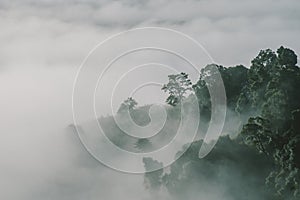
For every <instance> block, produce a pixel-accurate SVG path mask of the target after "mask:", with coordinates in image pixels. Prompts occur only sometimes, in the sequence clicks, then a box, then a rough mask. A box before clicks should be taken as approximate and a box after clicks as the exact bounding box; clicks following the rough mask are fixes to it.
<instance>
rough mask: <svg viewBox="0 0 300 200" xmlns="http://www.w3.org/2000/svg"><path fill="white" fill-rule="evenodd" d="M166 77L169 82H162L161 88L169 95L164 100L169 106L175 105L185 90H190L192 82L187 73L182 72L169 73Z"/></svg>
mask: <svg viewBox="0 0 300 200" xmlns="http://www.w3.org/2000/svg"><path fill="white" fill-rule="evenodd" d="M168 77H169V82H168V83H167V84H164V85H163V87H162V88H161V89H162V90H163V91H164V92H168V93H169V95H170V96H169V97H168V98H167V100H166V102H167V103H168V104H170V105H171V106H176V105H177V104H180V103H181V102H182V100H183V99H184V98H185V95H186V94H187V92H188V91H191V90H192V87H191V86H192V82H191V80H190V79H189V78H188V74H186V73H184V72H181V73H180V74H173V75H169V76H168Z"/></svg>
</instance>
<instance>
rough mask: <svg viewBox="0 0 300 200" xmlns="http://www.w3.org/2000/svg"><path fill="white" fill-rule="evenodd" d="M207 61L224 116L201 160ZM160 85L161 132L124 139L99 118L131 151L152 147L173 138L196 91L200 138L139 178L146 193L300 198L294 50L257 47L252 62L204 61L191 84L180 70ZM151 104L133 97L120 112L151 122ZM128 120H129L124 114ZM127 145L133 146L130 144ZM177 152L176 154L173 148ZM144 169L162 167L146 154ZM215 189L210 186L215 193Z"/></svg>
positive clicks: (109, 120) (207, 115)
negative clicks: (218, 81) (218, 80)
mask: <svg viewBox="0 0 300 200" xmlns="http://www.w3.org/2000/svg"><path fill="white" fill-rule="evenodd" d="M212 66H214V67H217V69H218V71H219V73H220V74H221V76H222V79H223V83H224V86H225V91H226V97H227V113H226V119H225V124H224V127H223V132H222V136H221V137H220V138H219V139H218V141H217V143H216V146H215V147H214V149H213V150H212V151H211V152H210V153H209V154H208V155H207V156H206V157H204V158H202V159H200V158H199V157H198V152H199V148H200V146H201V144H202V143H203V140H202V138H203V137H202V136H203V133H205V131H206V129H207V127H208V123H209V121H210V119H211V99H210V94H209V91H208V88H207V83H206V81H205V80H207V79H208V78H210V76H211V77H213V73H214V71H213V70H212ZM168 78H169V82H168V83H166V84H165V85H164V86H163V87H162V90H163V91H165V92H166V93H168V95H169V96H168V98H167V99H166V103H167V105H166V106H165V107H166V110H167V114H168V120H167V122H166V124H165V126H164V127H163V129H162V130H161V131H160V133H159V134H158V136H160V137H158V136H154V137H151V138H144V139H136V138H133V137H128V135H126V134H124V133H123V132H122V130H121V129H119V128H118V126H117V124H116V123H115V122H114V120H113V116H107V117H101V118H100V119H99V122H100V124H101V126H102V127H104V129H105V130H106V131H108V132H110V133H112V134H109V139H110V140H111V141H112V142H113V143H115V144H116V145H118V146H120V147H122V148H124V149H127V150H129V151H133V152H149V151H152V150H154V149H156V148H158V147H161V146H162V145H163V144H165V143H166V142H168V141H170V137H171V136H172V133H173V132H176V129H177V128H178V121H179V120H180V116H179V112H180V106H181V104H182V103H183V102H187V101H189V100H190V98H189V96H190V94H195V95H196V96H197V99H198V105H199V110H200V115H201V122H200V126H199V135H200V136H199V137H198V139H197V140H196V141H194V142H192V143H191V144H187V145H190V147H189V148H188V150H187V151H185V152H184V153H183V154H182V156H181V157H180V158H179V159H178V160H177V161H176V162H174V163H173V164H172V165H171V166H169V167H167V168H162V169H160V170H157V171H154V172H148V173H145V175H144V185H145V187H146V188H147V189H149V191H150V192H152V193H153V194H155V192H158V191H161V190H166V191H168V192H169V193H170V194H171V196H172V197H173V198H174V199H190V198H192V197H195V196H198V197H199V198H200V199H201V198H204V199H205V198H207V199H209V198H210V197H211V196H205V194H209V195H215V196H214V198H218V197H219V198H220V199H225V198H226V199H227V198H228V199H278V200H281V199H299V197H300V186H299V181H300V173H299V168H300V92H299V91H298V87H299V86H300V68H299V67H298V66H297V55H296V54H295V52H294V51H293V50H291V49H289V48H285V47H280V48H278V49H277V50H276V51H273V50H271V49H265V50H261V51H260V52H259V53H258V55H257V56H256V57H255V58H254V59H253V60H252V61H251V64H250V66H248V67H245V66H243V65H237V66H233V67H223V66H222V65H217V64H209V65H207V66H206V67H204V68H203V69H202V70H201V74H200V77H199V80H198V81H197V82H196V83H192V82H191V80H189V75H188V74H186V73H184V72H182V73H179V74H172V75H169V77H168ZM149 107H150V105H145V106H138V102H136V101H135V100H134V99H133V98H132V97H129V98H128V99H127V100H125V101H124V102H123V103H122V105H121V106H120V109H119V110H118V113H117V115H118V116H120V117H122V112H124V110H126V109H129V110H130V114H131V117H132V119H133V120H134V121H135V122H136V123H137V124H140V125H143V124H147V123H149V120H150V119H149V116H148V115H147V112H148V111H149ZM123 120H124V123H126V120H127V119H125V118H124V119H123ZM129 144H130V145H129ZM178 153H180V152H178ZM143 162H144V165H145V168H147V167H149V166H151V165H162V163H159V162H157V161H155V160H153V159H152V158H149V157H145V158H144V160H143ZM213 190H214V191H213Z"/></svg>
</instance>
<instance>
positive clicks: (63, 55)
mask: <svg viewBox="0 0 300 200" xmlns="http://www.w3.org/2000/svg"><path fill="white" fill-rule="evenodd" d="M299 9H300V1H299V0H252V1H241V0H222V1H217V0H174V1H167V0H155V1H151V0H124V1H115V0H107V1H101V0H100V1H96V0H93V1H85V0H61V1H59V0H23V1H21V0H20V1H15V0H0V92H1V100H0V109H1V114H0V120H1V123H0V124H1V125H0V146H1V150H0V158H1V159H0V170H1V171H0V175H1V176H0V179H1V180H0V199H26V198H28V199H34V198H36V199H43V198H41V196H39V195H43V194H49V191H47V190H46V189H45V188H47V187H50V186H49V182H51V180H56V178H57V177H56V178H55V174H56V173H57V172H64V170H66V168H68V167H70V165H69V164H68V162H69V161H70V159H69V157H70V155H71V154H70V152H69V147H68V146H67V145H66V144H67V141H65V138H61V135H62V134H63V133H64V130H63V129H64V128H65V127H67V126H68V125H69V124H70V123H72V122H73V121H72V109H71V95H72V86H73V81H74V79H75V75H76V72H77V70H78V67H79V65H80V63H81V62H82V61H83V59H84V58H85V57H86V56H87V54H88V52H89V51H90V50H91V49H92V48H93V47H94V46H95V45H97V44H98V43H99V42H101V41H103V40H105V39H106V38H107V37H109V36H111V35H112V34H116V33H118V32H120V31H125V30H128V29H131V28H137V27H144V26H158V27H165V28H172V29H175V30H178V31H181V32H183V33H185V34H188V35H190V36H191V37H193V38H195V39H196V40H197V41H198V42H200V43H201V44H202V45H203V46H204V48H205V49H206V50H207V51H208V52H209V54H210V55H211V56H212V58H213V60H214V61H215V62H216V63H217V64H222V65H224V66H231V65H236V64H244V65H246V66H249V64H250V61H251V59H252V58H254V56H255V55H257V53H258V52H259V50H260V49H265V48H271V49H274V50H275V49H277V48H278V47H279V46H281V45H283V46H286V47H289V48H291V49H293V50H294V51H295V52H296V53H299V52H300V40H299V35H300V23H299V19H300V12H299ZM174 42H176V41H174ZM207 64H208V63H207ZM146 103H147V102H146ZM66 146H67V147H66ZM3 149H4V151H3ZM41 163H42V164H41ZM71 171H72V170H71ZM70 173H71V172H70ZM88 173H89V176H91V175H90V174H92V173H95V172H94V171H93V172H88ZM74 174H77V173H76V170H74ZM85 175H86V174H85ZM85 175H83V176H85ZM69 176H72V173H71V175H69ZM69 176H68V177H67V178H66V180H64V181H61V180H62V179H63V177H61V175H59V178H57V179H59V181H58V182H59V183H60V184H61V183H62V182H63V183H64V184H66V185H68V183H69V182H72V179H71V180H69V179H70V177H69ZM49 177H51V178H49ZM53 177H54V178H53ZM102 178H103V177H102ZM123 178H124V177H123ZM77 179H78V180H77V181H78V182H81V181H83V180H82V179H84V178H82V177H81V176H79V175H78V176H77ZM84 180H85V181H86V182H88V180H86V179H84ZM102 180H105V179H102ZM141 180H142V179H138V181H137V182H138V183H142V181H141ZM68 181H69V182H68ZM94 181H95V182H97V181H96V180H94ZM106 181H107V180H106ZM134 181H136V180H134ZM139 181H140V182H139ZM52 182H54V183H57V182H56V181H52ZM52 182H51V184H53V183H52ZM83 182H84V181H83ZM99 184H100V185H101V181H100V180H99V181H98V182H97V183H95V185H98V186H99ZM111 184H113V183H111ZM43 185H45V186H43ZM54 185H55V184H54ZM37 186H39V187H42V189H41V190H38V189H39V187H37ZM68 186H69V187H71V188H72V187H74V188H73V190H72V189H70V191H74V190H75V191H76V187H77V186H76V185H75V186H74V185H72V184H69V185H68ZM91 187H92V186H91ZM3 188H4V189H3ZM55 188H56V187H54V189H53V195H54V193H55V195H54V196H55V199H75V198H74V197H72V196H68V195H67V194H65V193H64V195H65V196H63V197H62V196H61V193H63V192H62V191H60V190H57V188H56V189H55ZM131 189H132V188H131ZM2 190H3V191H2ZM37 190H38V191H37ZM129 190H130V188H129ZM45 191H46V192H45ZM91 191H92V192H91ZM85 192H86V193H88V194H89V195H92V196H93V195H94V197H91V199H93V198H96V197H97V195H99V193H97V192H96V189H95V188H92V189H90V188H89V190H87V191H85ZM89 192H90V193H89ZM83 193H84V192H83ZM107 195H108V197H111V196H109V195H110V194H107ZM84 197H86V196H84ZM115 198H116V199H117V198H118V197H115ZM119 198H121V197H119ZM128 198H129V197H128ZM130 198H133V197H132V196H130ZM45 199H46V198H45Z"/></svg>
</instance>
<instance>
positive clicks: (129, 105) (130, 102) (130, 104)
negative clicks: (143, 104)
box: [118, 97, 138, 113]
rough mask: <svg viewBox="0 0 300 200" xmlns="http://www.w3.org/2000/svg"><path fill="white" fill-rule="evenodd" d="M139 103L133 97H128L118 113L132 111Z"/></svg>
mask: <svg viewBox="0 0 300 200" xmlns="http://www.w3.org/2000/svg"><path fill="white" fill-rule="evenodd" d="M137 104H138V103H137V101H136V100H134V99H133V98H132V97H128V98H127V99H126V100H125V101H124V102H123V103H122V104H121V105H120V108H119V109H118V113H122V112H126V111H127V110H129V111H132V110H133V109H134V108H135V107H136V106H137Z"/></svg>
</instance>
